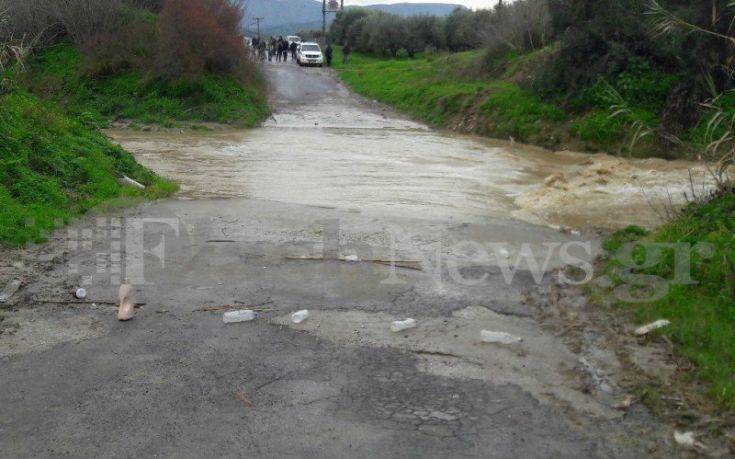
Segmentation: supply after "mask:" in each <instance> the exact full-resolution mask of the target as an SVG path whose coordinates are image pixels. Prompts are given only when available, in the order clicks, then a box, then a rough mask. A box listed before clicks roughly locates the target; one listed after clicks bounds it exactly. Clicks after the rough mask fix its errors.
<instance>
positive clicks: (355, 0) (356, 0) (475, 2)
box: [345, 0, 498, 8]
mask: <svg viewBox="0 0 735 459" xmlns="http://www.w3.org/2000/svg"><path fill="white" fill-rule="evenodd" d="M376 3H456V4H458V5H464V6H468V7H470V8H489V7H490V6H493V5H495V4H496V3H498V2H497V0H345V5H374V4H376Z"/></svg>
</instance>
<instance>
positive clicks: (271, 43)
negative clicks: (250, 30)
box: [253, 37, 299, 62]
mask: <svg viewBox="0 0 735 459" xmlns="http://www.w3.org/2000/svg"><path fill="white" fill-rule="evenodd" d="M298 46H299V44H298V43H296V42H295V41H292V42H290V43H289V41H288V40H286V39H284V38H283V37H278V38H277V39H276V38H275V37H271V39H270V40H266V39H263V38H258V37H256V38H253V48H255V49H256V50H258V58H260V59H261V60H265V59H266V58H267V59H268V61H273V59H274V58H275V59H276V62H286V61H288V55H289V54H290V55H291V60H292V61H295V60H296V48H298Z"/></svg>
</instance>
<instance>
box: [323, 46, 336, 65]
mask: <svg viewBox="0 0 735 459" xmlns="http://www.w3.org/2000/svg"><path fill="white" fill-rule="evenodd" d="M333 55H334V50H333V49H332V45H331V43H327V49H325V50H324V57H326V58H327V67H331V66H332V56H333Z"/></svg>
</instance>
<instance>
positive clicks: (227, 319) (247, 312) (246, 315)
mask: <svg viewBox="0 0 735 459" xmlns="http://www.w3.org/2000/svg"><path fill="white" fill-rule="evenodd" d="M253 319H255V311H253V310H251V309H242V310H240V311H228V312H226V313H224V314H223V315H222V320H223V321H224V323H226V324H234V323H238V322H250V321H251V320H253Z"/></svg>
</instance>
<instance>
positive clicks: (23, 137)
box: [0, 90, 176, 246]
mask: <svg viewBox="0 0 735 459" xmlns="http://www.w3.org/2000/svg"><path fill="white" fill-rule="evenodd" d="M122 175H127V176H128V177H131V178H133V179H134V180H137V181H138V182H140V183H142V184H144V185H146V189H145V190H138V189H136V188H131V187H123V186H121V185H120V184H118V178H120V177H121V176H122ZM175 190H176V186H175V185H174V184H172V183H170V182H167V181H166V180H164V179H162V178H160V177H158V176H156V175H155V174H153V173H152V172H150V171H149V170H147V169H145V168H144V167H142V166H141V165H139V164H138V163H137V162H136V161H135V159H134V158H133V157H132V156H131V155H130V154H129V153H128V152H126V151H125V150H123V149H122V148H120V147H118V146H114V145H112V144H111V143H110V142H109V141H108V140H107V138H106V137H105V136H104V135H103V134H102V133H100V132H99V131H98V130H97V129H96V128H93V127H90V126H88V125H87V124H86V123H84V122H82V121H80V120H79V119H77V118H75V117H71V116H68V115H67V114H65V113H63V112H62V111H61V110H59V109H58V107H56V106H55V105H54V104H53V103H51V102H46V101H42V100H40V99H38V98H37V97H35V96H33V95H31V94H29V93H27V92H25V91H23V90H13V91H11V92H10V93H9V94H6V95H4V96H2V97H0V243H3V244H7V245H15V246H17V245H21V244H24V243H26V242H29V241H34V242H40V241H42V240H43V239H44V233H45V232H46V231H48V230H52V229H54V228H56V227H58V226H59V225H60V224H65V223H68V222H69V220H70V219H72V218H74V217H76V216H79V215H82V214H84V213H86V212H88V211H89V210H91V209H93V208H95V207H96V206H99V205H110V203H120V202H123V201H128V200H137V199H145V198H147V199H155V198H160V197H163V196H166V195H168V194H170V193H172V192H174V191H175Z"/></svg>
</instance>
